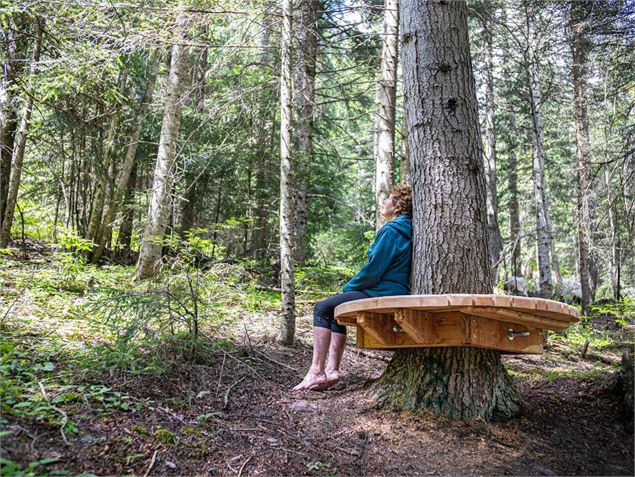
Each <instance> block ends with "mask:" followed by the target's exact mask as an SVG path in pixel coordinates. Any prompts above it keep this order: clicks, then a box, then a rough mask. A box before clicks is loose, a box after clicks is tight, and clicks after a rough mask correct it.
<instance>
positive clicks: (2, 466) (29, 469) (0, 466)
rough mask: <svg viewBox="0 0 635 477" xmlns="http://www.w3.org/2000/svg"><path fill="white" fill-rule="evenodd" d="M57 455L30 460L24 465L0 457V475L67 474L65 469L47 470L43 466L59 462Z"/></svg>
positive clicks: (15, 476)
mask: <svg viewBox="0 0 635 477" xmlns="http://www.w3.org/2000/svg"><path fill="white" fill-rule="evenodd" d="M59 460H60V459H59V458H57V457H46V458H44V459H40V460H36V461H33V462H30V463H29V464H28V465H27V466H26V467H24V468H23V467H22V466H21V465H19V464H17V463H15V462H13V461H11V460H9V459H4V458H1V457H0V476H14V477H33V476H35V475H38V476H47V475H50V476H53V475H69V474H70V472H68V471H66V470H63V469H62V470H60V469H58V470H52V471H50V472H49V471H47V470H46V469H44V468H43V467H46V466H48V465H51V464H54V463H56V462H59Z"/></svg>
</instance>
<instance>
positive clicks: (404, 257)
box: [344, 215, 412, 296]
mask: <svg viewBox="0 0 635 477" xmlns="http://www.w3.org/2000/svg"><path fill="white" fill-rule="evenodd" d="M411 263H412V218H411V217H410V216H409V215H400V216H399V217H396V218H394V219H393V220H391V221H390V222H388V223H386V224H385V225H384V226H383V227H382V228H381V229H379V231H378V232H377V235H375V240H374V241H373V243H372V244H371V245H370V247H369V248H368V261H367V262H366V264H365V265H364V266H363V267H362V269H361V270H360V271H359V272H358V273H357V275H355V276H354V277H353V278H352V279H351V280H350V281H349V282H348V283H347V284H346V285H344V291H345V292H347V291H353V290H358V291H363V292H365V293H366V294H368V295H370V296H389V295H409V294H410V264H411Z"/></svg>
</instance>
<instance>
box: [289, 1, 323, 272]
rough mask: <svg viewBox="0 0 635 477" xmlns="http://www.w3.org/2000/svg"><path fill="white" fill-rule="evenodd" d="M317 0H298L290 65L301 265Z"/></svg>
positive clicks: (301, 260)
mask: <svg viewBox="0 0 635 477" xmlns="http://www.w3.org/2000/svg"><path fill="white" fill-rule="evenodd" d="M321 9H322V7H321V5H320V2H319V1H318V0H300V1H299V3H298V6H297V8H296V9H295V15H296V18H297V19H298V21H297V23H296V27H295V28H294V32H295V35H296V41H297V49H296V51H297V53H296V58H295V60H296V61H295V64H294V65H293V67H294V68H293V69H294V71H295V75H294V78H295V81H294V84H293V85H294V90H293V92H294V103H295V113H294V116H295V127H294V132H295V134H294V135H293V136H294V147H295V148H294V162H295V164H296V165H297V166H296V168H295V170H296V173H295V175H294V191H295V202H294V216H295V217H294V227H295V232H294V235H295V237H294V245H295V248H294V256H295V259H296V260H297V262H298V263H299V264H300V266H304V262H305V261H306V234H307V223H308V220H309V201H308V198H309V190H308V189H309V170H310V164H311V162H312V161H313V111H314V109H315V64H316V60H317V45H318V25H317V23H318V20H319V15H318V11H319V10H321Z"/></svg>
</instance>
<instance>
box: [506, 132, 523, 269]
mask: <svg viewBox="0 0 635 477" xmlns="http://www.w3.org/2000/svg"><path fill="white" fill-rule="evenodd" d="M512 131H513V130H512ZM516 146H517V143H516V140H515V139H512V138H511V137H510V140H509V146H508V147H509V152H508V158H509V165H508V168H509V170H508V172H507V190H508V192H509V229H510V237H509V241H510V242H511V243H512V247H513V248H512V251H511V271H512V276H514V277H522V276H523V272H522V265H521V251H522V250H521V248H522V243H521V239H520V212H519V210H520V207H519V205H518V161H517V159H516Z"/></svg>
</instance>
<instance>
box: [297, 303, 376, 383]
mask: <svg viewBox="0 0 635 477" xmlns="http://www.w3.org/2000/svg"><path fill="white" fill-rule="evenodd" d="M363 298H369V297H368V295H366V294H365V293H363V292H360V291H351V292H344V293H340V294H339V295H336V296H333V297H331V298H327V299H326V300H322V301H320V302H318V303H316V304H315V307H314V308H313V358H312V360H311V368H310V369H309V371H308V373H307V374H306V376H305V377H304V379H303V380H302V382H301V383H300V384H298V385H297V386H295V387H294V388H293V390H294V391H297V390H301V389H313V390H320V389H325V388H327V387H329V386H332V385H333V384H335V383H337V382H338V381H339V379H340V374H339V368H340V363H341V360H342V354H343V353H344V347H345V345H346V327H344V326H341V325H338V324H337V321H336V320H335V318H334V311H335V307H337V306H338V305H341V304H342V303H346V302H348V301H353V300H361V299H363ZM327 353H328V355H329V364H328V367H327V369H326V370H325V366H324V364H325V361H326V356H327Z"/></svg>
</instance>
